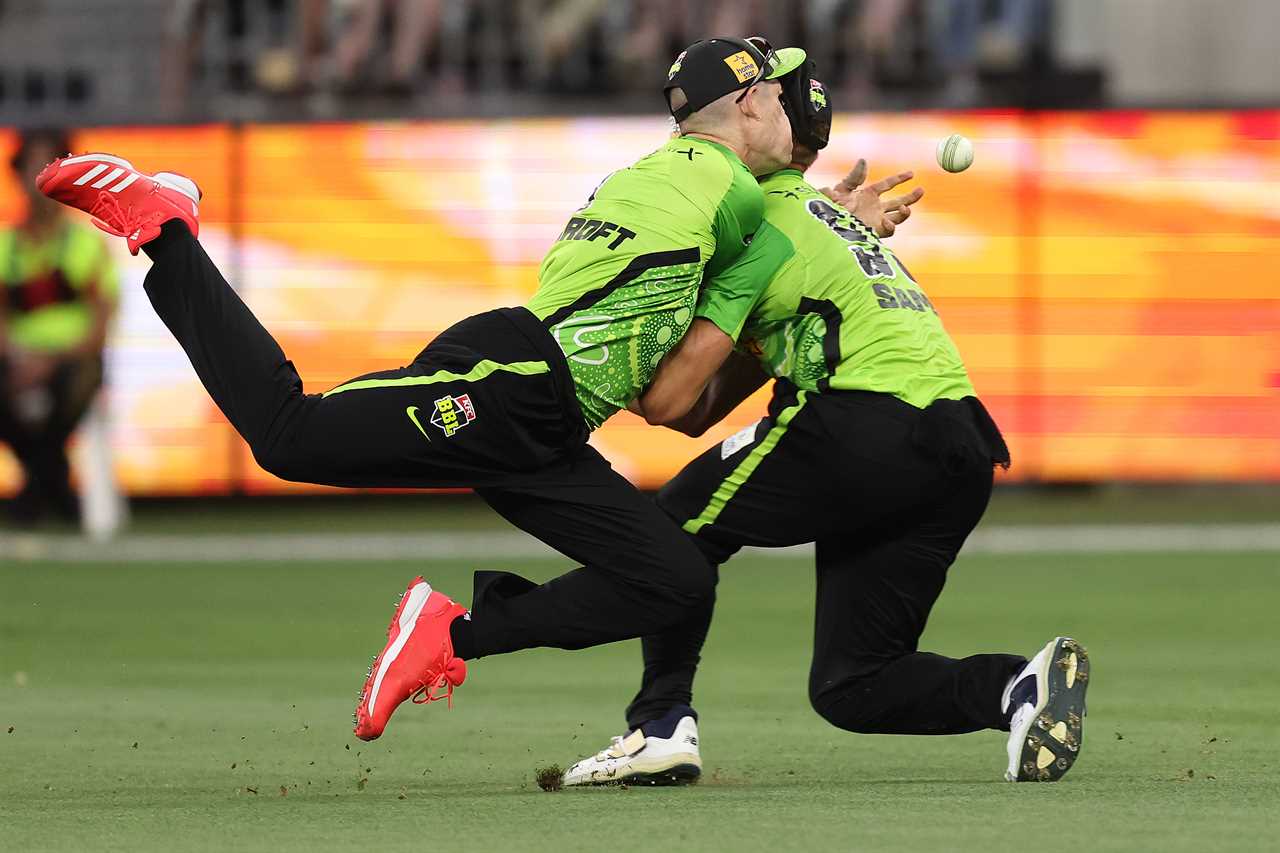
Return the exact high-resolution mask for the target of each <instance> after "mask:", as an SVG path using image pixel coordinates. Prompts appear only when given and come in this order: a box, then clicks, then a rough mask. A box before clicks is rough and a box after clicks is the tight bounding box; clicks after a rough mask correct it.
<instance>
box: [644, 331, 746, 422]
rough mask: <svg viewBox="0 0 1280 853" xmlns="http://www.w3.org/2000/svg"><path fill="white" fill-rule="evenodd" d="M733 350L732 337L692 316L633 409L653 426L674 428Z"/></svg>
mask: <svg viewBox="0 0 1280 853" xmlns="http://www.w3.org/2000/svg"><path fill="white" fill-rule="evenodd" d="M732 351H733V338H731V337H729V336H728V335H727V334H725V333H724V331H723V330H721V329H720V327H719V326H717V325H716V324H715V323H713V322H711V321H710V320H707V319H705V318H703V317H695V318H694V320H693V323H692V324H691V325H690V326H689V330H688V331H687V332H685V334H684V337H683V338H681V339H680V342H679V343H678V344H676V345H675V347H674V348H672V350H671V351H670V352H668V353H667V354H666V356H665V357H663V359H662V363H661V364H659V365H658V370H657V372H656V373H655V374H654V376H653V381H652V382H650V383H649V387H648V388H646V389H645V390H644V393H642V394H641V395H640V397H639V398H638V399H637V400H636V401H635V403H634V404H633V405H634V406H635V408H633V409H632V411H634V412H636V413H637V414H639V415H640V416H641V417H643V418H644V419H645V420H646V421H648V422H649V423H650V424H653V425H654V426H671V427H673V428H674V424H676V423H677V422H679V421H680V420H681V419H682V418H684V417H685V416H686V415H688V413H689V410H690V409H692V408H693V405H694V403H696V402H697V401H698V399H699V398H700V397H701V396H702V393H703V391H704V390H705V389H706V387H707V383H709V382H710V381H711V377H712V376H714V375H715V374H716V371H717V370H719V369H720V365H722V364H724V360H725V359H726V358H727V357H728V356H729V353H730V352H732ZM629 408H630V407H629Z"/></svg>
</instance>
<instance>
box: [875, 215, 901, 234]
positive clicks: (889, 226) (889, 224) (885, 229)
mask: <svg viewBox="0 0 1280 853" xmlns="http://www.w3.org/2000/svg"><path fill="white" fill-rule="evenodd" d="M897 227H898V226H897V225H895V224H894V222H893V220H892V219H891V218H889V217H888V216H886V217H884V218H883V219H881V220H880V227H878V228H876V234H878V235H880V236H881V237H892V236H893V232H894V231H895V230H897Z"/></svg>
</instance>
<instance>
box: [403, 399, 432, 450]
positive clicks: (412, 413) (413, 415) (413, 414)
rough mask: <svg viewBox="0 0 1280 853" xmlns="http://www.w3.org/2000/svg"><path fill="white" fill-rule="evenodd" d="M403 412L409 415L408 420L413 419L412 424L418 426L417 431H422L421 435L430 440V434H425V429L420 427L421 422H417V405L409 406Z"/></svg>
mask: <svg viewBox="0 0 1280 853" xmlns="http://www.w3.org/2000/svg"><path fill="white" fill-rule="evenodd" d="M404 413H405V414H406V415H408V416H409V420H411V421H413V425H414V426H416V427H417V428H418V432H420V433H422V437H423V438H425V439H426V440H427V441H430V440H431V436H429V435H427V431H426V430H425V429H423V428H422V424H420V423H418V407H417V406H409V407H407V408H406V409H405V410H404Z"/></svg>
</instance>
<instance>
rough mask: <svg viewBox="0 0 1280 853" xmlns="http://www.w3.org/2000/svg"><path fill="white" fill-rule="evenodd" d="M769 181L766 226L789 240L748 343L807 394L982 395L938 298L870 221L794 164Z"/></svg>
mask: <svg viewBox="0 0 1280 853" xmlns="http://www.w3.org/2000/svg"><path fill="white" fill-rule="evenodd" d="M761 188H762V189H763V190H764V193H765V208H764V216H765V221H766V224H767V225H769V226H772V228H774V229H777V230H778V231H780V232H781V233H782V234H783V235H784V236H785V238H786V241H788V243H789V246H786V247H784V249H783V252H782V254H778V253H775V256H774V258H773V260H772V261H771V263H770V267H771V268H772V269H771V272H772V278H771V281H770V282H769V283H768V285H767V286H766V287H765V290H764V293H763V295H762V297H761V298H760V301H759V304H758V305H756V307H755V309H754V310H753V312H752V314H751V316H750V319H749V320H748V321H747V325H746V328H745V330H744V331H743V332H742V344H743V346H744V348H745V349H748V350H750V351H751V352H752V353H754V354H755V355H756V356H758V357H759V358H760V359H761V361H762V362H763V363H764V365H765V367H766V369H767V370H768V372H769V373H770V374H771V375H773V376H775V377H779V378H783V377H785V378H786V379H789V380H790V381H791V382H793V383H794V384H795V385H796V386H797V387H798V388H800V389H802V390H807V391H825V390H827V389H828V388H834V389H842V390H863V391H879V392H882V393H886V394H892V395H894V396H895V397H898V398H899V399H901V400H903V401H905V402H907V403H910V404H911V405H913V406H916V407H917V408H924V407H926V406H928V405H929V404H930V403H932V402H933V401H934V400H938V399H944V398H945V399H959V398H961V397H965V396H969V395H973V394H974V390H973V385H972V384H971V383H970V382H969V375H968V373H967V372H966V371H965V367H964V362H963V361H961V359H960V353H959V352H958V351H957V350H956V347H955V344H954V343H952V341H951V337H950V336H949V335H948V334H947V332H946V330H945V329H944V328H943V327H942V321H941V319H939V317H938V312H937V310H936V309H935V308H934V307H933V303H932V302H930V301H929V297H928V296H926V295H925V293H924V291H923V290H922V289H921V288H920V286H919V285H918V284H917V283H916V281H915V279H913V278H912V277H911V274H910V273H909V272H907V268H906V267H905V266H903V264H902V262H901V261H900V260H898V258H897V257H896V256H895V255H894V254H893V252H892V251H890V250H889V249H888V248H887V247H885V246H884V245H882V244H881V242H880V240H879V238H878V237H876V235H875V233H874V232H873V231H872V230H871V229H870V228H868V227H867V226H866V225H864V224H863V223H862V222H860V221H859V220H857V219H856V218H854V217H853V216H851V215H850V214H849V213H848V212H846V211H845V210H843V209H841V208H840V207H839V206H838V205H836V204H835V203H833V202H832V201H831V200H830V199H828V198H827V197H826V196H824V195H823V194H822V193H820V192H818V191H817V190H816V189H814V188H813V187H812V186H810V185H809V184H808V183H807V182H806V181H805V179H804V176H803V175H802V174H801V173H800V172H797V171H795V170H790V169H787V170H783V171H781V172H775V173H774V174H772V175H769V176H768V177H767V178H764V179H762V180H761ZM787 249H789V251H787ZM747 260H749V259H744V261H743V262H746V261H747ZM730 272H732V271H730Z"/></svg>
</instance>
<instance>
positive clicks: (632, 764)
mask: <svg viewBox="0 0 1280 853" xmlns="http://www.w3.org/2000/svg"><path fill="white" fill-rule="evenodd" d="M663 722H664V720H659V721H657V723H656V724H648V723H647V724H645V727H643V728H639V729H635V730H634V731H631V732H628V733H627V734H626V735H623V736H621V737H615V738H614V739H613V741H612V742H611V743H610V744H609V746H608V747H606V748H605V749H602V750H600V751H599V752H597V753H596V754H595V755H593V756H590V757H589V758H584V759H582V760H581V761H579V762H578V763H577V764H575V765H573V766H572V767H570V768H569V769H568V770H566V771H565V774H564V784H565V786H566V787H567V786H570V785H620V784H627V785H687V784H689V783H691V782H695V781H697V779H698V777H699V776H700V775H702V756H701V754H699V752H698V721H697V718H696V717H695V716H694V715H693V712H692V710H690V712H689V713H688V714H685V715H683V716H680V717H678V718H676V719H675V720H674V726H672V725H671V724H670V723H668V724H667V725H666V726H663V725H662V723H663ZM644 728H649V730H650V734H647V735H646V734H645V732H644ZM664 728H665V729H666V731H663V729H664Z"/></svg>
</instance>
